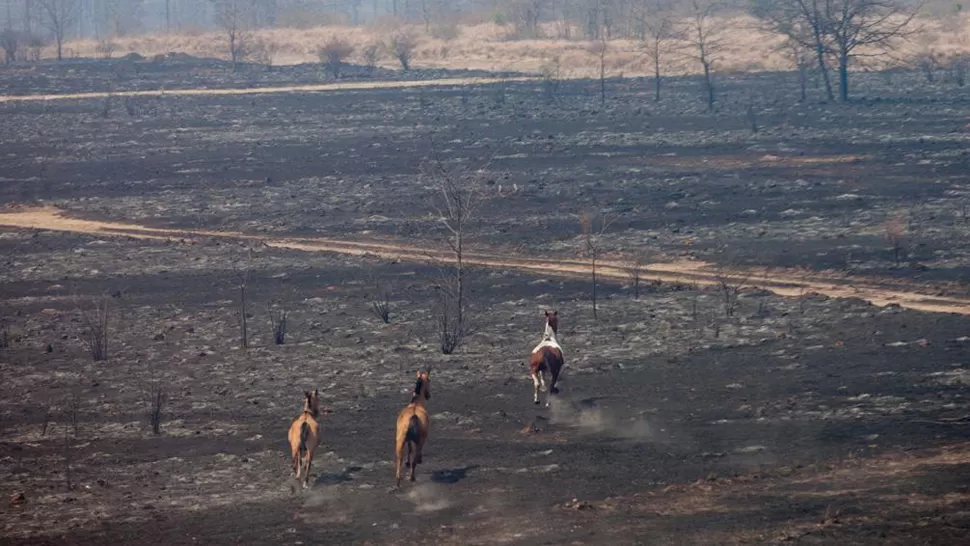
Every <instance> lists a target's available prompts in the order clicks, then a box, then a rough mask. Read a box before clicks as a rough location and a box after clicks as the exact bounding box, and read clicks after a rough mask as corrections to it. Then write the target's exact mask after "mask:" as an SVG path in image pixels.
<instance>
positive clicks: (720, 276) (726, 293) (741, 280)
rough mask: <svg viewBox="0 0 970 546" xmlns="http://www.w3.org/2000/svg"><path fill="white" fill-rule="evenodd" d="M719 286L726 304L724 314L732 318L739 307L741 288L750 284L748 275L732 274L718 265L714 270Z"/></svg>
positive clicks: (722, 299) (723, 302)
mask: <svg viewBox="0 0 970 546" xmlns="http://www.w3.org/2000/svg"><path fill="white" fill-rule="evenodd" d="M714 278H715V279H716V280H717V287H718V289H719V290H720V291H721V303H722V304H723V305H724V316H726V317H728V318H730V317H733V316H734V313H735V312H736V311H737V309H738V298H739V297H740V295H741V290H743V289H744V287H745V285H747V284H748V275H731V274H729V273H727V272H726V271H725V269H724V268H723V267H722V266H720V265H718V266H717V267H716V268H715V270H714Z"/></svg>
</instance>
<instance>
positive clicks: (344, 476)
mask: <svg viewBox="0 0 970 546" xmlns="http://www.w3.org/2000/svg"><path fill="white" fill-rule="evenodd" d="M360 470H362V469H361V467H359V466H348V467H347V468H345V469H343V470H341V471H340V472H323V473H321V474H320V475H319V476H317V479H316V481H314V482H313V483H315V484H316V485H340V484H342V483H347V482H351V481H354V472H358V471H360Z"/></svg>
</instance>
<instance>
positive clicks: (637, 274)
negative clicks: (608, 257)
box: [626, 252, 650, 300]
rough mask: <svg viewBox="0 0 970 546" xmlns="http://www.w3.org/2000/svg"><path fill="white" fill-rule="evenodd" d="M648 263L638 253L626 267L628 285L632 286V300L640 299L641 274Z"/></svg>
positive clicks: (642, 279) (645, 258) (645, 256)
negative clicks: (628, 278) (628, 279)
mask: <svg viewBox="0 0 970 546" xmlns="http://www.w3.org/2000/svg"><path fill="white" fill-rule="evenodd" d="M648 263H650V261H649V259H648V257H647V255H646V254H644V253H640V252H638V253H637V254H636V255H635V256H634V257H633V259H632V260H630V262H629V263H628V265H627V268H626V271H627V275H629V276H630V284H631V285H633V299H635V300H638V299H640V292H641V287H642V286H643V281H644V278H643V272H644V269H645V268H646V266H647V264H648Z"/></svg>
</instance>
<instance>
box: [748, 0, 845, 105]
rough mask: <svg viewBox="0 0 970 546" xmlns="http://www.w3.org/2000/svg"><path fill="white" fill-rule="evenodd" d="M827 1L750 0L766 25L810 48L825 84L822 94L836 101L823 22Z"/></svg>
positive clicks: (827, 41)
mask: <svg viewBox="0 0 970 546" xmlns="http://www.w3.org/2000/svg"><path fill="white" fill-rule="evenodd" d="M829 1H830V0H753V2H752V7H751V12H752V14H753V15H754V16H755V17H757V18H758V19H759V20H761V21H762V23H763V24H764V26H765V28H766V29H767V30H769V31H771V32H775V33H778V34H781V35H782V36H785V37H786V38H788V40H790V41H791V42H792V43H793V44H796V45H797V46H798V47H800V48H804V49H805V50H807V51H811V52H812V54H813V56H814V58H815V61H814V64H816V65H817V67H818V72H819V74H820V75H821V76H822V81H823V82H824V84H825V96H826V98H827V99H828V100H829V101H832V100H835V94H834V93H833V92H832V82H831V80H830V78H829V66H828V64H829V53H830V51H831V49H832V48H831V40H830V39H829V35H828V33H827V27H826V21H825V4H826V2H829Z"/></svg>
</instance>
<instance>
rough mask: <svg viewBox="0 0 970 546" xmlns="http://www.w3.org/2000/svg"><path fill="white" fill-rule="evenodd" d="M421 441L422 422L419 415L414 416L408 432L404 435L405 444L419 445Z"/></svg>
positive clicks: (410, 420) (409, 423)
mask: <svg viewBox="0 0 970 546" xmlns="http://www.w3.org/2000/svg"><path fill="white" fill-rule="evenodd" d="M419 439H421V420H420V419H418V416H417V415H412V416H411V418H410V419H409V420H408V431H407V432H406V433H405V434H404V443H405V444H406V443H408V442H414V443H418V440H419Z"/></svg>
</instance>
